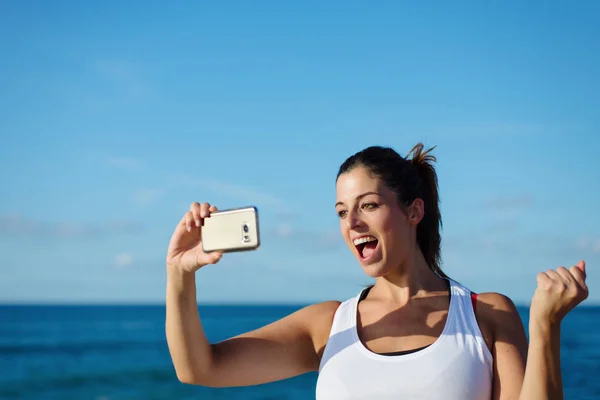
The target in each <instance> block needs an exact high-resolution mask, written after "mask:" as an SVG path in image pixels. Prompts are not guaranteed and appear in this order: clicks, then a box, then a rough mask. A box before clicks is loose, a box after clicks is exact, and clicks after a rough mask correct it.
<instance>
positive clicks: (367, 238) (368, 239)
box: [353, 236, 377, 246]
mask: <svg viewBox="0 0 600 400" xmlns="http://www.w3.org/2000/svg"><path fill="white" fill-rule="evenodd" d="M375 240H377V239H375V238H374V237H373V236H363V237H360V238H358V239H354V241H353V243H354V245H355V246H358V245H359V244H361V243H367V242H374V241H375Z"/></svg>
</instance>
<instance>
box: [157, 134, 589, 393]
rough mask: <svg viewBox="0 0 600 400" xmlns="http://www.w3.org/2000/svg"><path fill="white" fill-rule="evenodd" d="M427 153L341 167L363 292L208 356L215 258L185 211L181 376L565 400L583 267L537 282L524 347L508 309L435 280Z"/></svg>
mask: <svg viewBox="0 0 600 400" xmlns="http://www.w3.org/2000/svg"><path fill="white" fill-rule="evenodd" d="M430 151H431V150H428V151H426V152H424V151H423V145H422V144H418V145H417V146H415V147H414V148H413V149H412V150H411V152H410V153H409V156H410V158H409V156H407V158H404V157H401V156H400V155H398V153H396V152H395V151H394V150H393V149H391V148H383V147H369V148H367V149H365V150H363V151H361V152H359V153H356V154H355V155H353V156H351V157H350V158H348V159H347V160H346V161H345V162H344V163H343V164H342V166H341V167H340V170H339V172H338V176H337V180H336V196H337V203H336V211H337V214H338V215H339V220H340V229H341V232H342V236H343V237H344V240H345V241H346V243H347V244H348V247H349V248H350V250H351V251H352V253H353V254H354V255H355V257H356V258H357V260H358V262H359V263H360V265H361V266H362V268H363V270H364V271H365V273H366V274H367V275H368V276H370V277H372V278H375V284H374V285H373V286H371V287H368V288H366V289H364V290H362V291H361V292H360V293H359V294H358V295H357V296H356V297H354V298H351V299H348V300H346V301H344V302H341V303H340V302H338V301H327V302H323V303H319V304H314V305H310V306H308V307H305V308H303V309H301V310H299V311H297V312H295V313H293V314H291V315H288V316H286V317H284V318H282V319H281V320H278V321H276V322H273V323H271V324H269V325H267V326H264V327H262V328H260V329H257V330H255V331H252V332H247V333H244V334H242V335H239V336H236V337H233V338H230V339H228V340H225V341H222V342H219V343H214V344H211V343H209V342H208V340H207V339H206V336H205V334H204V332H203V329H202V324H201V321H200V318H199V315H198V308H197V305H196V286H195V285H196V284H195V272H196V271H197V270H198V269H200V268H201V267H203V266H205V265H208V264H215V263H217V262H218V261H219V260H220V259H221V256H222V255H221V254H220V253H217V252H215V253H209V254H206V253H204V252H203V251H202V245H201V226H202V220H203V219H204V218H208V217H209V216H210V213H211V212H214V211H215V210H216V208H215V207H214V206H210V205H209V204H206V203H204V204H202V205H200V204H198V203H194V204H192V205H191V208H190V211H188V212H187V213H186V214H185V216H184V217H183V219H182V220H181V222H180V223H179V225H178V226H177V228H176V229H175V232H174V233H173V236H172V238H171V242H170V244H169V249H168V255H167V275H168V279H167V315H166V330H167V340H168V344H169V350H170V353H171V357H172V360H173V364H174V366H175V370H176V372H177V376H178V378H179V379H180V380H181V381H182V382H185V383H190V384H198V385H205V386H212V387H224V386H245V385H256V384H261V383H267V382H272V381H275V380H280V379H285V378H289V377H292V376H296V375H299V374H303V373H306V372H309V371H319V377H318V381H317V388H316V396H317V399H318V400H322V399H327V400H336V399H372V400H378V399H399V398H411V399H413V398H422V399H461V400H483V399H485V400H489V399H502V400H504V399H527V400H535V399H544V400H547V399H558V398H562V382H561V371H560V337H559V336H560V323H561V320H562V318H563V317H564V316H565V314H566V313H567V312H568V311H569V310H571V309H572V308H573V307H575V306H576V305H577V304H579V303H580V302H581V301H583V300H584V299H585V298H586V297H587V295H588V291H587V287H586V284H585V264H584V263H583V261H580V262H579V263H578V264H577V265H576V266H573V267H571V268H570V269H566V268H564V267H560V268H558V269H557V270H549V271H547V272H545V273H540V274H538V276H537V289H536V291H535V293H534V296H533V299H532V303H531V308H530V323H529V333H530V343H529V347H528V345H527V338H526V335H525V331H524V329H523V325H522V322H521V319H520V317H519V314H518V313H517V310H516V308H515V306H514V304H513V303H512V301H511V300H510V299H508V298H507V297H505V296H503V295H501V294H498V293H481V294H479V295H476V294H474V293H472V292H471V291H470V290H469V289H468V288H466V287H464V286H463V285H461V284H460V283H458V282H456V281H454V280H452V279H450V278H448V277H447V276H446V275H445V274H444V273H443V272H442V270H441V269H440V265H439V264H440V232H439V230H440V226H441V216H440V212H439V207H438V204H439V199H438V187H437V175H436V172H435V170H434V167H433V165H432V162H433V161H435V158H434V157H433V156H431V155H430V154H429V152H430ZM526 361H527V362H526Z"/></svg>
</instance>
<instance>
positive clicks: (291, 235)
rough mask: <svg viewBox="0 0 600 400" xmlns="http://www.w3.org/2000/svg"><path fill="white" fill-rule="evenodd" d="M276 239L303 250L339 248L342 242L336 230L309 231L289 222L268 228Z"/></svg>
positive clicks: (342, 244)
mask: <svg viewBox="0 0 600 400" xmlns="http://www.w3.org/2000/svg"><path fill="white" fill-rule="evenodd" d="M267 233H270V234H272V235H273V236H274V237H275V238H277V239H278V240H284V241H287V242H289V243H290V244H293V246H294V247H296V248H298V249H301V250H303V251H306V250H308V251H311V252H312V251H320V252H321V251H329V250H335V249H338V248H341V247H343V246H344V242H343V240H342V238H341V236H340V233H339V232H337V231H311V230H307V229H301V228H295V227H294V226H293V225H292V224H289V223H280V224H278V225H276V226H275V227H274V229H272V230H269V231H268V232H267Z"/></svg>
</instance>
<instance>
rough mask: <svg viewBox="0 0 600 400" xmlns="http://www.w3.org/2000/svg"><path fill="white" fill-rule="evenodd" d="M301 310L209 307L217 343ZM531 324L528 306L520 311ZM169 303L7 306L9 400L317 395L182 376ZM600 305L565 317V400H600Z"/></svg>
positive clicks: (284, 385)
mask: <svg viewBox="0 0 600 400" xmlns="http://www.w3.org/2000/svg"><path fill="white" fill-rule="evenodd" d="M298 308H300V306H271V305H269V306H212V305H211V306H200V313H201V316H202V321H203V324H204V327H205V330H206V333H207V336H208V337H209V339H210V340H211V341H217V340H222V339H225V338H227V337H229V336H232V335H236V334H238V333H241V332H244V331H247V330H250V329H255V328H257V327H259V326H262V325H264V324H267V323H269V322H272V321H274V320H276V319H278V318H280V317H282V316H284V315H287V314H289V313H291V312H293V311H295V310H297V309H298ZM520 312H521V315H522V318H523V320H524V322H525V323H527V309H525V308H521V309H520ZM164 317H165V309H164V306H130V305H123V306H115V305H110V306H99V305H81V306H66V305H65V306H49V305H46V306H29V305H18V306H0V371H1V373H0V399H22V400H34V399H35V400H50V399H61V400H69V399H77V400H88V399H89V400H125V399H145V400H150V399H172V400H175V399H181V400H183V399H204V400H210V399H227V400H229V399H231V400H236V399H245V400H253V399H256V400H258V399H260V400H275V399H277V400H286V399H287V400H296V399H314V397H315V395H314V391H315V383H316V379H317V375H316V373H311V374H306V375H302V376H299V377H296V378H292V379H288V380H285V381H280V382H275V383H271V384H266V385H259V386H252V387H245V388H226V389H214V388H204V387H197V386H191V385H184V384H182V383H180V382H179V381H178V380H177V377H176V376H175V372H174V370H173V366H172V364H171V359H170V357H169V352H168V348H167V343H166V339H165V328H164ZM599 328H600V307H591V306H588V307H579V308H576V309H575V310H573V311H572V312H571V313H570V314H569V315H568V316H567V318H566V319H565V321H564V322H563V334H562V369H563V382H564V389H565V399H582V400H584V399H600V329H599Z"/></svg>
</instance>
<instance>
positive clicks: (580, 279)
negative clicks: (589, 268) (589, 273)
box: [569, 266, 586, 288]
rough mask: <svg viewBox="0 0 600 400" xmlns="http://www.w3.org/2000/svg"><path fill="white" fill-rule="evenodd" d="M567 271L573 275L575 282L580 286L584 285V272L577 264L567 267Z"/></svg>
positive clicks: (583, 286)
mask: <svg viewBox="0 0 600 400" xmlns="http://www.w3.org/2000/svg"><path fill="white" fill-rule="evenodd" d="M569 272H570V273H571V275H572V276H573V279H574V280H575V282H577V284H578V285H579V286H581V287H582V288H585V287H586V284H585V272H583V271H582V270H581V269H579V268H578V267H577V266H573V267H571V268H569Z"/></svg>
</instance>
